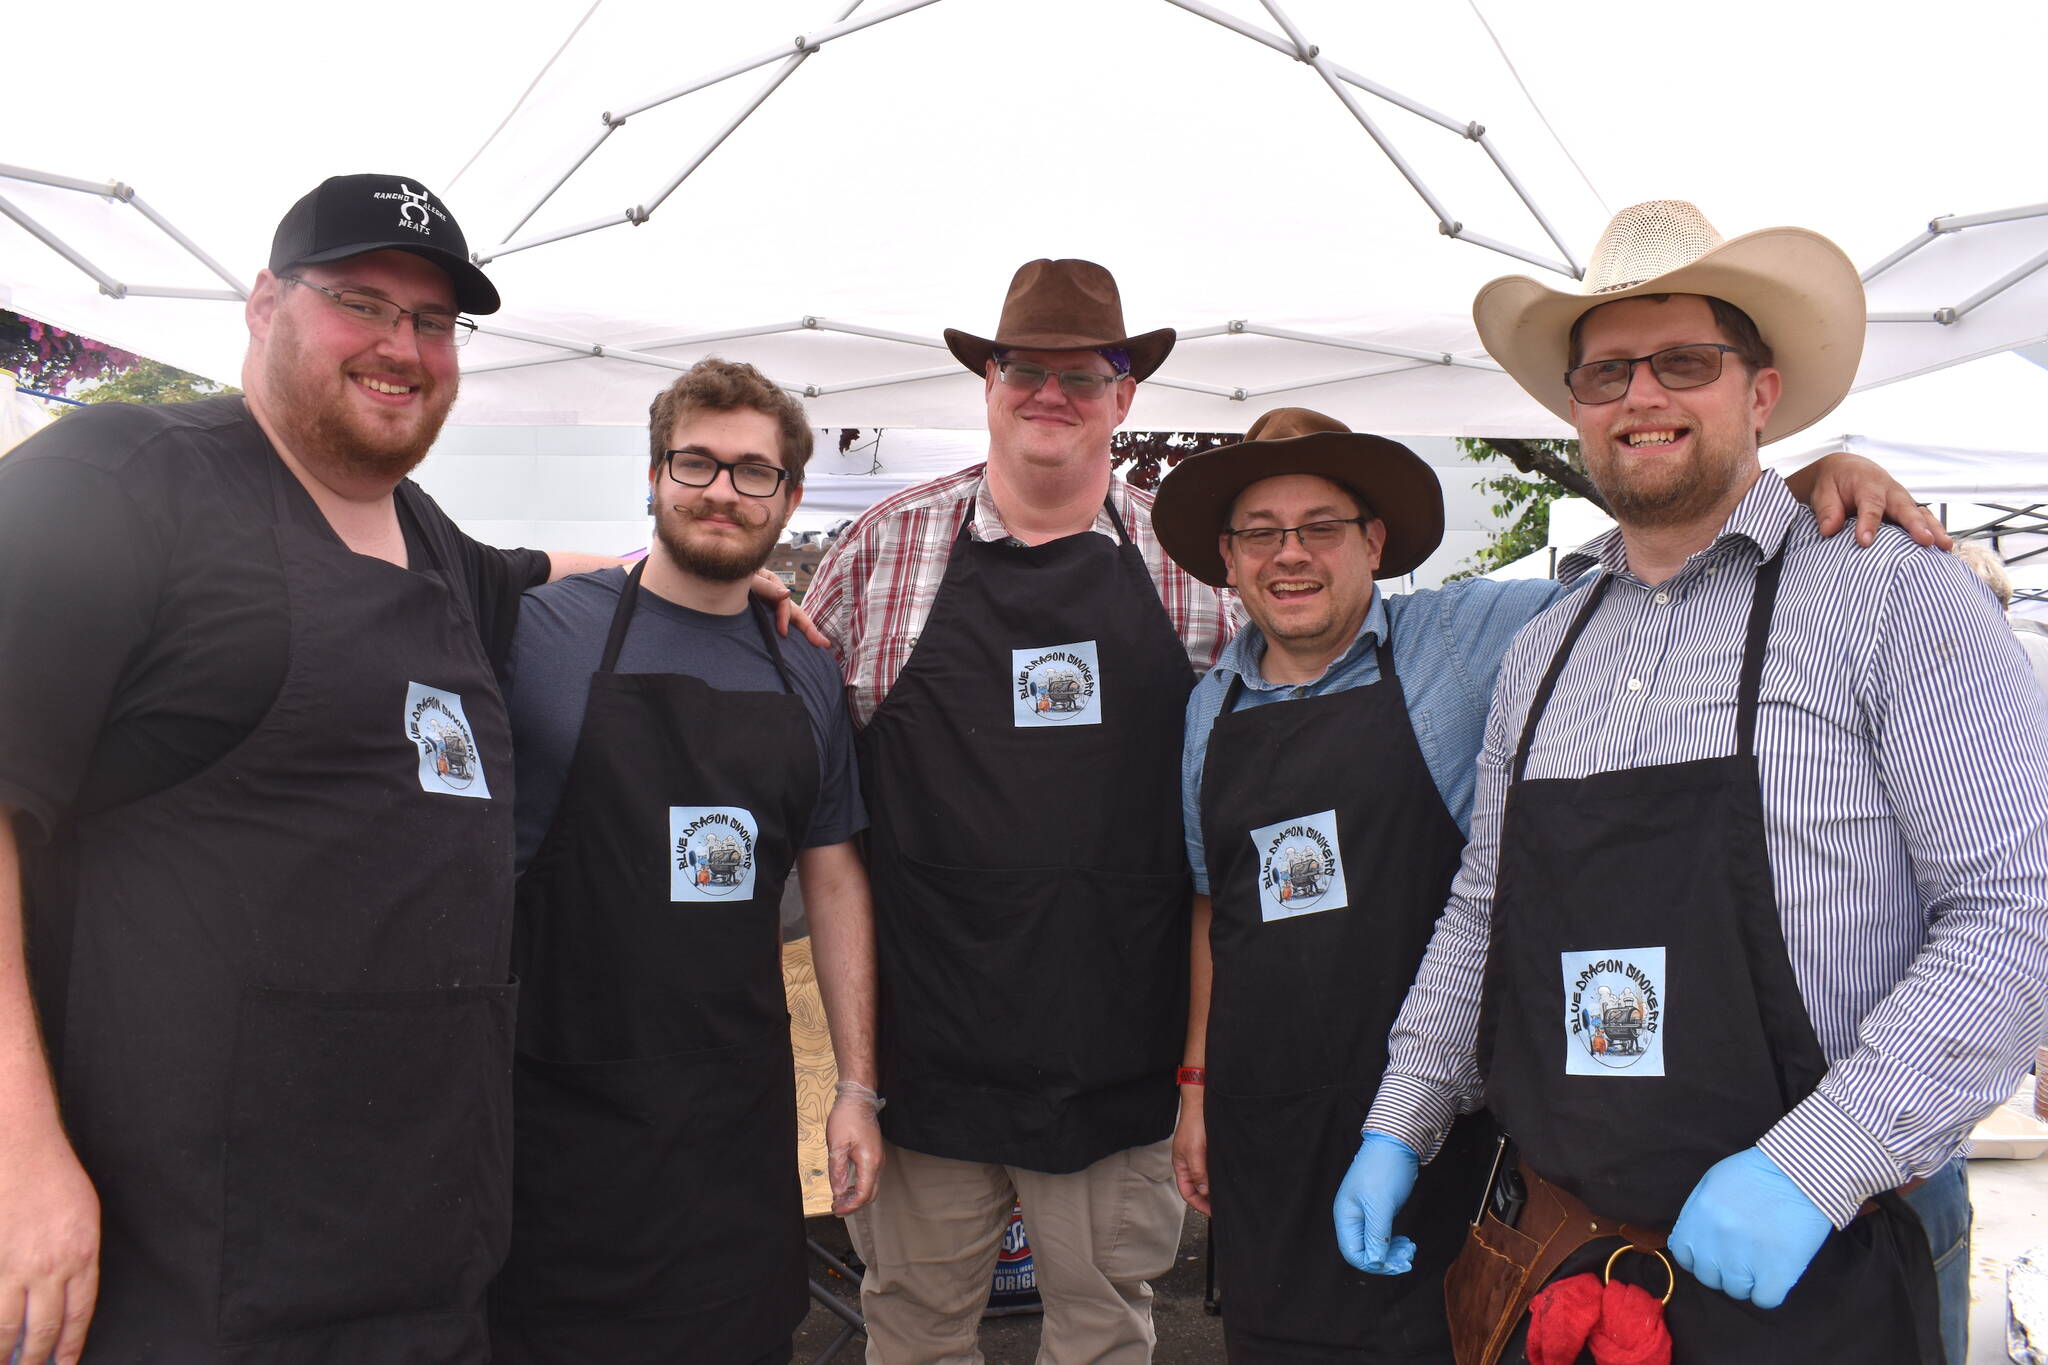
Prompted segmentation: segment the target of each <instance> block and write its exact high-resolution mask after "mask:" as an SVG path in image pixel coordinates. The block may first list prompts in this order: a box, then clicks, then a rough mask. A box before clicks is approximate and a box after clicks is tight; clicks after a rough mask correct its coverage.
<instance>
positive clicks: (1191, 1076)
mask: <svg viewBox="0 0 2048 1365" xmlns="http://www.w3.org/2000/svg"><path fill="white" fill-rule="evenodd" d="M1173 1079H1174V1080H1175V1081H1177V1082H1178V1083H1179V1084H1181V1085H1207V1084H1208V1083H1209V1070H1208V1068H1207V1067H1200V1066H1184V1067H1182V1068H1181V1069H1180V1070H1178V1071H1176V1072H1174V1073H1173Z"/></svg>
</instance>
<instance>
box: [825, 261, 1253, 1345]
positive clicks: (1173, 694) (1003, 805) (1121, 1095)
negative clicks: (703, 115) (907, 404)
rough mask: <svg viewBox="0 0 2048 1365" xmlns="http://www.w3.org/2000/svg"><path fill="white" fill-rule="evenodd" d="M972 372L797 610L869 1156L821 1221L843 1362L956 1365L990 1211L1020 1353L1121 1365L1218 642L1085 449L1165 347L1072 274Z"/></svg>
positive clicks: (969, 358) (1176, 1229)
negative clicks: (838, 838) (875, 1013)
mask: <svg viewBox="0 0 2048 1365" xmlns="http://www.w3.org/2000/svg"><path fill="white" fill-rule="evenodd" d="M946 340H947V343H948V344H949V345H950V346H951V348H952V350H953V354H954V355H955V356H957V357H959V359H960V361H961V363H962V364H963V365H965V366H966V367H967V368H968V369H969V370H970V371H972V372H973V373H975V374H977V375H980V376H981V377H982V381H983V384H984V388H985V395H986V401H987V408H988V432H989V452H988V462H987V463H986V464H985V465H978V466H976V467H974V468H972V469H968V470H964V471H962V472H961V473H958V474H954V475H950V476H948V477H946V478H942V479H938V480H935V481H932V482H930V483H926V484H922V485H920V486H918V487H915V488H910V489H907V490H905V491H904V492H902V493H900V494H898V495H897V496H895V497H893V498H890V499H888V500H887V501H885V502H883V503H881V504H880V505H879V506H877V507H875V508H873V509H871V510H870V511H869V512H867V513H866V514H865V515H863V516H862V517H861V518H860V519H859V520H858V521H856V522H855V523H854V525H853V526H852V528H851V529H850V530H849V531H848V532H847V533H846V534H845V535H844V536H842V537H841V538H840V539H839V541H838V542H837V544H836V545H835V546H834V547H833V548H832V550H831V551H830V552H829V553H828V554H827V555H826V557H825V559H824V561H823V563H821V564H820V565H819V568H818V573H817V577H816V580H815V582H814V584H813V586H812V588H811V590H810V593H809V594H808V602H807V606H808V607H809V609H810V610H811V612H812V614H813V617H814V619H815V620H816V621H817V622H818V625H819V626H820V628H821V629H822V630H823V631H824V632H825V634H826V635H827V637H828V638H830V640H831V641H832V643H833V645H834V646H835V647H836V648H837V649H838V651H839V655H840V659H841V662H842V664H843V666H844V668H845V671H846V677H847V682H848V685H849V689H850V692H851V699H852V706H853V712H854V719H855V722H856V723H857V724H858V725H859V726H860V727H861V729H860V736H859V752H860V760H861V786H862V792H863V795H864V796H865V798H866V800H867V803H868V810H869V816H870V819H871V821H872V829H871V830H870V835H869V839H870V842H869V871H870V876H871V878H872V880H873V886H874V897H875V920H876V926H877V936H878V944H877V948H878V959H879V965H880V972H879V975H880V981H881V1049H880V1051H881V1066H880V1069H881V1088H882V1093H883V1094H884V1095H885V1096H886V1097H887V1108H886V1109H885V1110H884V1111H883V1113H882V1128H883V1133H884V1136H885V1137H886V1138H887V1140H888V1141H889V1143H890V1144H891V1147H890V1151H889V1153H888V1160H887V1162H886V1163H885V1164H884V1166H883V1173H882V1180H881V1187H880V1189H879V1191H878V1192H877V1193H876V1196H875V1199H874V1202H873V1203H872V1204H871V1205H870V1206H869V1207H868V1208H866V1209H864V1210H862V1211H861V1212H860V1213H858V1214H857V1215H855V1216H854V1217H853V1218H852V1219H851V1220H850V1221H851V1226H852V1231H853V1237H854V1243H855V1245H856V1247H857V1248H858V1249H859V1251H860V1254H861V1256H862V1257H863V1259H865V1260H866V1262H867V1267H868V1269H867V1275H866V1277H865V1280H864V1282H863V1284H862V1290H861V1301H862V1308H863V1311H864V1313H865V1315H866V1318H867V1325H868V1340H869V1345H868V1358H869V1360H871V1361H885V1360H886V1361H888V1362H890V1365H900V1363H905V1362H918V1361H940V1360H946V1361H953V1360H967V1359H974V1358H977V1357H976V1352H975V1347H974V1338H975V1331H976V1325H977V1322H978V1320H979V1317H980V1314H981V1310H982V1308H983V1306H984V1305H985V1304H986V1302H987V1299H988V1294H989V1286H990V1280H991V1274H992V1272H993V1270H994V1267H995V1262H996V1254H997V1250H998V1241H999V1238H1000V1237H1001V1234H1002V1230H1003V1227H1004V1224H1005V1221H1006V1220H1007V1218H1008V1215H1009V1211H1010V1207H1011V1203H1012V1201H1013V1200H1014V1199H1016V1198H1018V1197H1020V1196H1021V1198H1022V1200H1023V1203H1024V1206H1025V1208H1026V1209H1027V1210H1028V1213H1027V1218H1028V1226H1029V1230H1030V1238H1031V1246H1032V1251H1033V1255H1034V1261H1035V1265H1036V1269H1037V1274H1038V1285H1039V1290H1040V1293H1041V1295H1042V1296H1043V1298H1044V1300H1045V1324H1044V1330H1043V1336H1042V1343H1043V1344H1042V1347H1041V1351H1040V1357H1039V1358H1040V1359H1041V1360H1042V1361H1046V1362H1075V1363H1076V1365H1078V1362H1083V1361H1091V1362H1092V1361H1107V1362H1141V1361H1144V1360H1146V1359H1148V1358H1149V1356H1150V1353H1151V1346H1152V1341H1153V1331H1152V1321H1151V1289H1150V1287H1149V1286H1148V1285H1147V1284H1146V1281H1147V1280H1148V1279H1150V1278H1154V1277H1156V1276H1158V1275H1160V1274H1162V1273H1164V1272H1165V1271H1166V1270H1167V1269H1168V1268H1169V1267H1170V1266H1171V1264H1172V1261H1173V1255H1174V1252H1175V1249H1176V1247H1177V1245H1178V1241H1179V1234H1180V1224H1181V1212H1182V1210H1181V1203H1180V1199H1179V1196H1178V1195H1177V1194H1176V1192H1175V1190H1174V1184H1173V1178H1172V1176H1173V1172H1172V1165H1171V1155H1170V1153H1169V1150H1168V1147H1169V1141H1170V1138H1171V1135H1172V1132H1173V1124H1174V1106H1175V1084H1174V1070H1175V1064H1176V1063H1177V1062H1178V1061H1179V1059H1180V1047H1181V1035H1182V1029H1183V1026H1184V1023H1185V1018H1186V1003H1187V976H1186V962H1187V956H1186V955H1187V950H1188V913H1189V897H1190V894H1191V893H1190V890H1189V886H1188V878H1187V866H1186V862H1185V859H1184V857H1183V855H1182V852H1181V818H1180V808H1179V805H1178V803H1177V799H1176V793H1175V778H1176V773H1177V772H1178V765H1179V760H1180V745H1181V710H1182V706H1183V704H1184V703H1185V701H1186V699H1187V694H1188V691H1189V689H1190V688H1191V687H1192V686H1193V685H1194V681H1195V678H1196V677H1197V676H1198V675H1199V674H1200V673H1201V672H1202V671H1203V670H1204V669H1206V668H1208V667H1209V665H1210V664H1211V663H1213V662H1214V661H1215V658H1216V655H1217V652H1218V650H1219V649H1221V647H1222V645H1223V642H1224V640H1225V639H1226V638H1227V637H1228V636H1229V634H1230V629H1231V620H1230V614H1229V607H1228V605H1227V599H1226V598H1225V596H1224V595H1223V594H1222V593H1220V592H1218V591H1217V590H1216V589H1215V588H1213V587H1210V586H1209V585H1207V584H1204V583H1201V582H1199V581H1197V580H1195V579H1193V578H1190V577H1189V576H1188V575H1187V574H1185V573H1183V572H1182V571H1181V570H1180V569H1179V568H1178V567H1176V566H1175V565H1174V564H1173V563H1172V562H1171V561H1170V560H1169V559H1168V558H1167V556H1166V554H1165V553H1164V551H1162V550H1161V548H1160V546H1159V542H1158V540H1157V539H1156V537H1155V536H1154V534H1153V531H1152V518H1151V498H1150V497H1149V496H1148V495H1146V494H1145V493H1144V492H1142V491H1140V490H1138V489H1134V488H1132V487H1130V486H1129V485H1128V484H1126V483H1125V482H1124V481H1122V480H1121V479H1118V478H1116V477H1114V476H1113V475H1112V473H1111V470H1110V435H1111V433H1112V432H1113V431H1115V430H1116V428H1117V426H1118V425H1119V424H1120V423H1122V421H1123V420H1124V417H1125V415H1126V414H1127V413H1128V412H1129V411H1130V407H1131V399H1132V396H1133V394H1134V393H1135V392H1136V390H1137V387H1138V384H1139V382H1140V381H1141V380H1143V379H1144V378H1145V377H1146V376H1147V375H1149V374H1151V373H1152V372H1153V370H1155V369H1157V368H1158V366H1159V363H1160V362H1161V361H1162V360H1164V359H1165V357H1166V354H1167V352H1168V351H1169V350H1170V349H1171V348H1172V346H1173V341H1174V334H1173V332H1172V331H1171V330H1170V329H1161V330H1158V331H1152V332H1146V333H1144V334H1142V335H1137V336H1133V335H1131V334H1130V333H1129V332H1128V331H1127V329H1126V328H1125V327H1124V323H1123V308H1122V304H1121V301H1120V300H1119V297H1118V294H1117V288H1116V282H1115V281H1114V280H1113V279H1112V278H1111V277H1110V274H1109V272H1108V271H1107V270H1104V269H1103V268H1102V267H1101V266H1099V265H1096V264H1094V263H1092V262H1089V261H1076V260H1062V261H1051V260H1039V261H1032V262H1030V263H1029V264H1027V265H1025V266H1024V267H1022V268H1021V269H1020V270H1018V272H1017V274H1016V278H1015V279H1013V280H1012V281H1011V284H1010V292H1009V296H1008V298H1007V299H1006V300H1005V301H1004V305H1003V311H1002V317H1001V319H1000V321H999V323H998V324H997V327H996V331H995V336H994V337H993V338H992V339H990V338H983V337H978V336H973V335H970V334H968V333H965V332H960V331H954V330H948V331H947V333H946Z"/></svg>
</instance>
